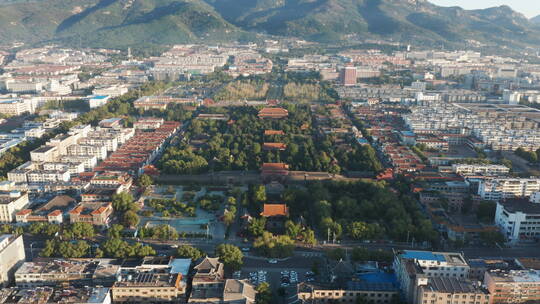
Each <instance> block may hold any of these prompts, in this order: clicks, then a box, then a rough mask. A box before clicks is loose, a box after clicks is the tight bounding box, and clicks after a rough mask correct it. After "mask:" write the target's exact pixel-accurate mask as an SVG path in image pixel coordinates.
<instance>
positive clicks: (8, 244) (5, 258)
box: [0, 234, 26, 287]
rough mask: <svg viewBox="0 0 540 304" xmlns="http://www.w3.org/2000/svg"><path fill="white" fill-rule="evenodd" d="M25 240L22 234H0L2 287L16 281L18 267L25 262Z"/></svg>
mask: <svg viewBox="0 0 540 304" xmlns="http://www.w3.org/2000/svg"><path fill="white" fill-rule="evenodd" d="M25 258H26V256H25V253H24V242H23V237H22V235H19V236H16V235H13V234H3V235H0V261H2V263H0V287H6V286H7V285H8V284H9V283H10V282H13V281H14V275H15V271H16V270H17V268H19V266H20V265H22V263H24V260H25Z"/></svg>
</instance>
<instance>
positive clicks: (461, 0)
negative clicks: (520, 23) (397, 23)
mask: <svg viewBox="0 0 540 304" xmlns="http://www.w3.org/2000/svg"><path fill="white" fill-rule="evenodd" d="M430 1H431V2H432V3H435V4H438V5H442V6H461V7H463V8H465V9H479V8H486V7H492V6H499V5H504V4H506V5H508V6H510V7H511V8H513V9H514V10H516V11H518V12H520V13H522V14H524V15H525V16H527V17H529V18H530V17H534V16H537V15H540V0H430Z"/></svg>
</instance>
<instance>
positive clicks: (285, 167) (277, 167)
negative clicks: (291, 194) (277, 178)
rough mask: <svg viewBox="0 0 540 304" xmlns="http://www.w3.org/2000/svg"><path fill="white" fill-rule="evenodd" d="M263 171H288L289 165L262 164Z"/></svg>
mask: <svg viewBox="0 0 540 304" xmlns="http://www.w3.org/2000/svg"><path fill="white" fill-rule="evenodd" d="M262 169H263V170H289V165H287V164H285V163H264V164H263V165H262Z"/></svg>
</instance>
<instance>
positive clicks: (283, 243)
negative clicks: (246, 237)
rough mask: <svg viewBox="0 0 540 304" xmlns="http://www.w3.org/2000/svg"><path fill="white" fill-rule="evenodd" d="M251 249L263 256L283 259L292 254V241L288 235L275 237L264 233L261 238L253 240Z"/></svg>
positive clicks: (266, 232)
mask: <svg viewBox="0 0 540 304" xmlns="http://www.w3.org/2000/svg"><path fill="white" fill-rule="evenodd" d="M253 247H254V248H255V249H257V250H258V251H259V252H260V253H261V254H262V255H264V256H267V257H272V258H283V257H287V256H291V255H292V254H293V251H294V240H293V239H291V238H290V237H289V236H288V235H278V236H275V235H273V234H272V233H270V232H268V231H265V232H264V233H263V234H262V236H260V237H258V238H256V239H255V241H254V242H253Z"/></svg>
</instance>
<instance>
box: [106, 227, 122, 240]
mask: <svg viewBox="0 0 540 304" xmlns="http://www.w3.org/2000/svg"><path fill="white" fill-rule="evenodd" d="M123 230H124V226H122V225H120V224H112V226H111V227H110V228H109V229H108V230H107V236H108V237H109V238H120V237H121V236H122V235H121V233H122V231H123Z"/></svg>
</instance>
